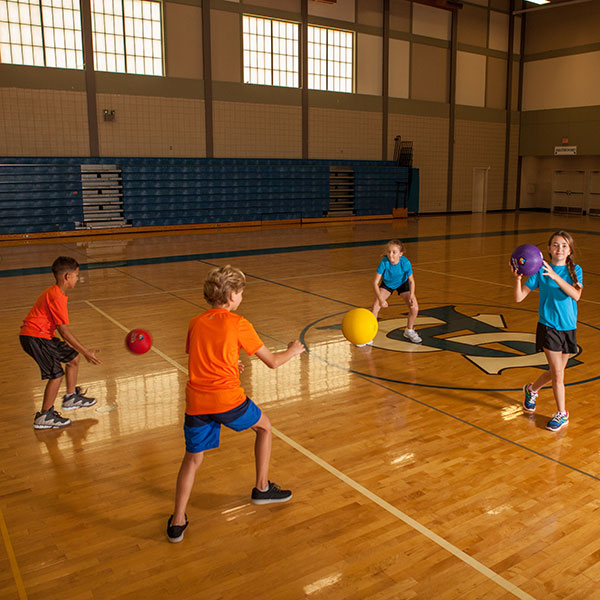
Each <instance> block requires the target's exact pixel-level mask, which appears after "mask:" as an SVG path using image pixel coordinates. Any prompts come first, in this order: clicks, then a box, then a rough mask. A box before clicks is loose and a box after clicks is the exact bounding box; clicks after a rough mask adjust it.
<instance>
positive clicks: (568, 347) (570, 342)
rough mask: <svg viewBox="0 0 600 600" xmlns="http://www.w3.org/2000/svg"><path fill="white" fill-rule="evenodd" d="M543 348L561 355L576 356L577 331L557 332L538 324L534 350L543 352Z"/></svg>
mask: <svg viewBox="0 0 600 600" xmlns="http://www.w3.org/2000/svg"><path fill="white" fill-rule="evenodd" d="M544 348H546V350H552V351H553V352H562V353H563V354H577V329H569V330H568V331H557V330H556V329H553V328H552V327H548V326H546V325H542V323H538V324H537V330H536V332H535V350H536V352H543V351H544Z"/></svg>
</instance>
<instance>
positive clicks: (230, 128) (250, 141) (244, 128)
mask: <svg viewBox="0 0 600 600" xmlns="http://www.w3.org/2000/svg"><path fill="white" fill-rule="evenodd" d="M213 116H214V152H215V156H217V157H235V158H238V157H239V158H301V157H302V113H301V108H300V107H299V106H282V105H276V104H250V103H243V102H223V101H215V102H214V103H213Z"/></svg>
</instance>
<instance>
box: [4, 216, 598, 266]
mask: <svg viewBox="0 0 600 600" xmlns="http://www.w3.org/2000/svg"><path fill="white" fill-rule="evenodd" d="M553 231H556V229H555V228H553V227H552V228H543V229H521V230H519V229H513V230H507V231H488V232H480V233H455V234H446V235H432V236H416V237H409V238H404V239H403V240H402V241H403V242H404V243H406V244H411V243H415V242H421V243H423V242H439V241H445V240H461V239H474V238H486V237H496V236H511V235H525V234H534V233H552V232H553ZM570 231H571V232H573V233H581V234H587V235H600V232H598V231H584V230H576V229H571V230H570ZM387 242H389V238H385V239H377V240H362V241H354V242H335V243H334V242H332V243H327V244H308V245H306V246H275V247H269V248H256V249H253V250H229V251H224V252H206V253H200V254H178V255H175V256H156V257H148V258H132V259H123V260H109V261H105V262H90V263H83V264H81V266H80V269H81V270H82V271H84V270H94V269H111V268H116V267H138V266H147V265H156V264H165V263H180V262H190V261H205V260H211V259H212V260H218V259H223V258H239V257H242V256H261V255H265V254H267V255H269V254H289V253H292V252H314V251H318V250H339V249H343V248H363V247H368V246H382V245H384V244H386V243H387ZM48 272H50V266H44V267H26V268H21V269H5V270H2V271H0V278H2V277H20V276H23V275H40V274H42V273H48Z"/></svg>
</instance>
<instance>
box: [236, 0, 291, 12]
mask: <svg viewBox="0 0 600 600" xmlns="http://www.w3.org/2000/svg"><path fill="white" fill-rule="evenodd" d="M229 2H239V0H229ZM242 4H250V5H253V6H264V7H266V8H276V9H278V10H287V11H289V12H297V13H299V12H300V5H301V2H300V0H244V2H242Z"/></svg>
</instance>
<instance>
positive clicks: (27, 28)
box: [0, 0, 163, 75]
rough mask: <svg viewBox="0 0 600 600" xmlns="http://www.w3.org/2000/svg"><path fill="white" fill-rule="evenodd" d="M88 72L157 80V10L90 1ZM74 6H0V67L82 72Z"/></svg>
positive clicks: (148, 0) (142, 4)
mask: <svg viewBox="0 0 600 600" xmlns="http://www.w3.org/2000/svg"><path fill="white" fill-rule="evenodd" d="M91 7H92V39H93V46H94V67H95V69H96V70H98V71H112V72H117V73H136V74H141V75H162V74H163V51H162V16H161V4H160V2H157V1H155V0H91ZM82 46H83V45H82V31H81V14H80V7H79V0H0V62H3V63H10V64H17V65H32V66H39V67H61V68H65V69H83V50H82Z"/></svg>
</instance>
